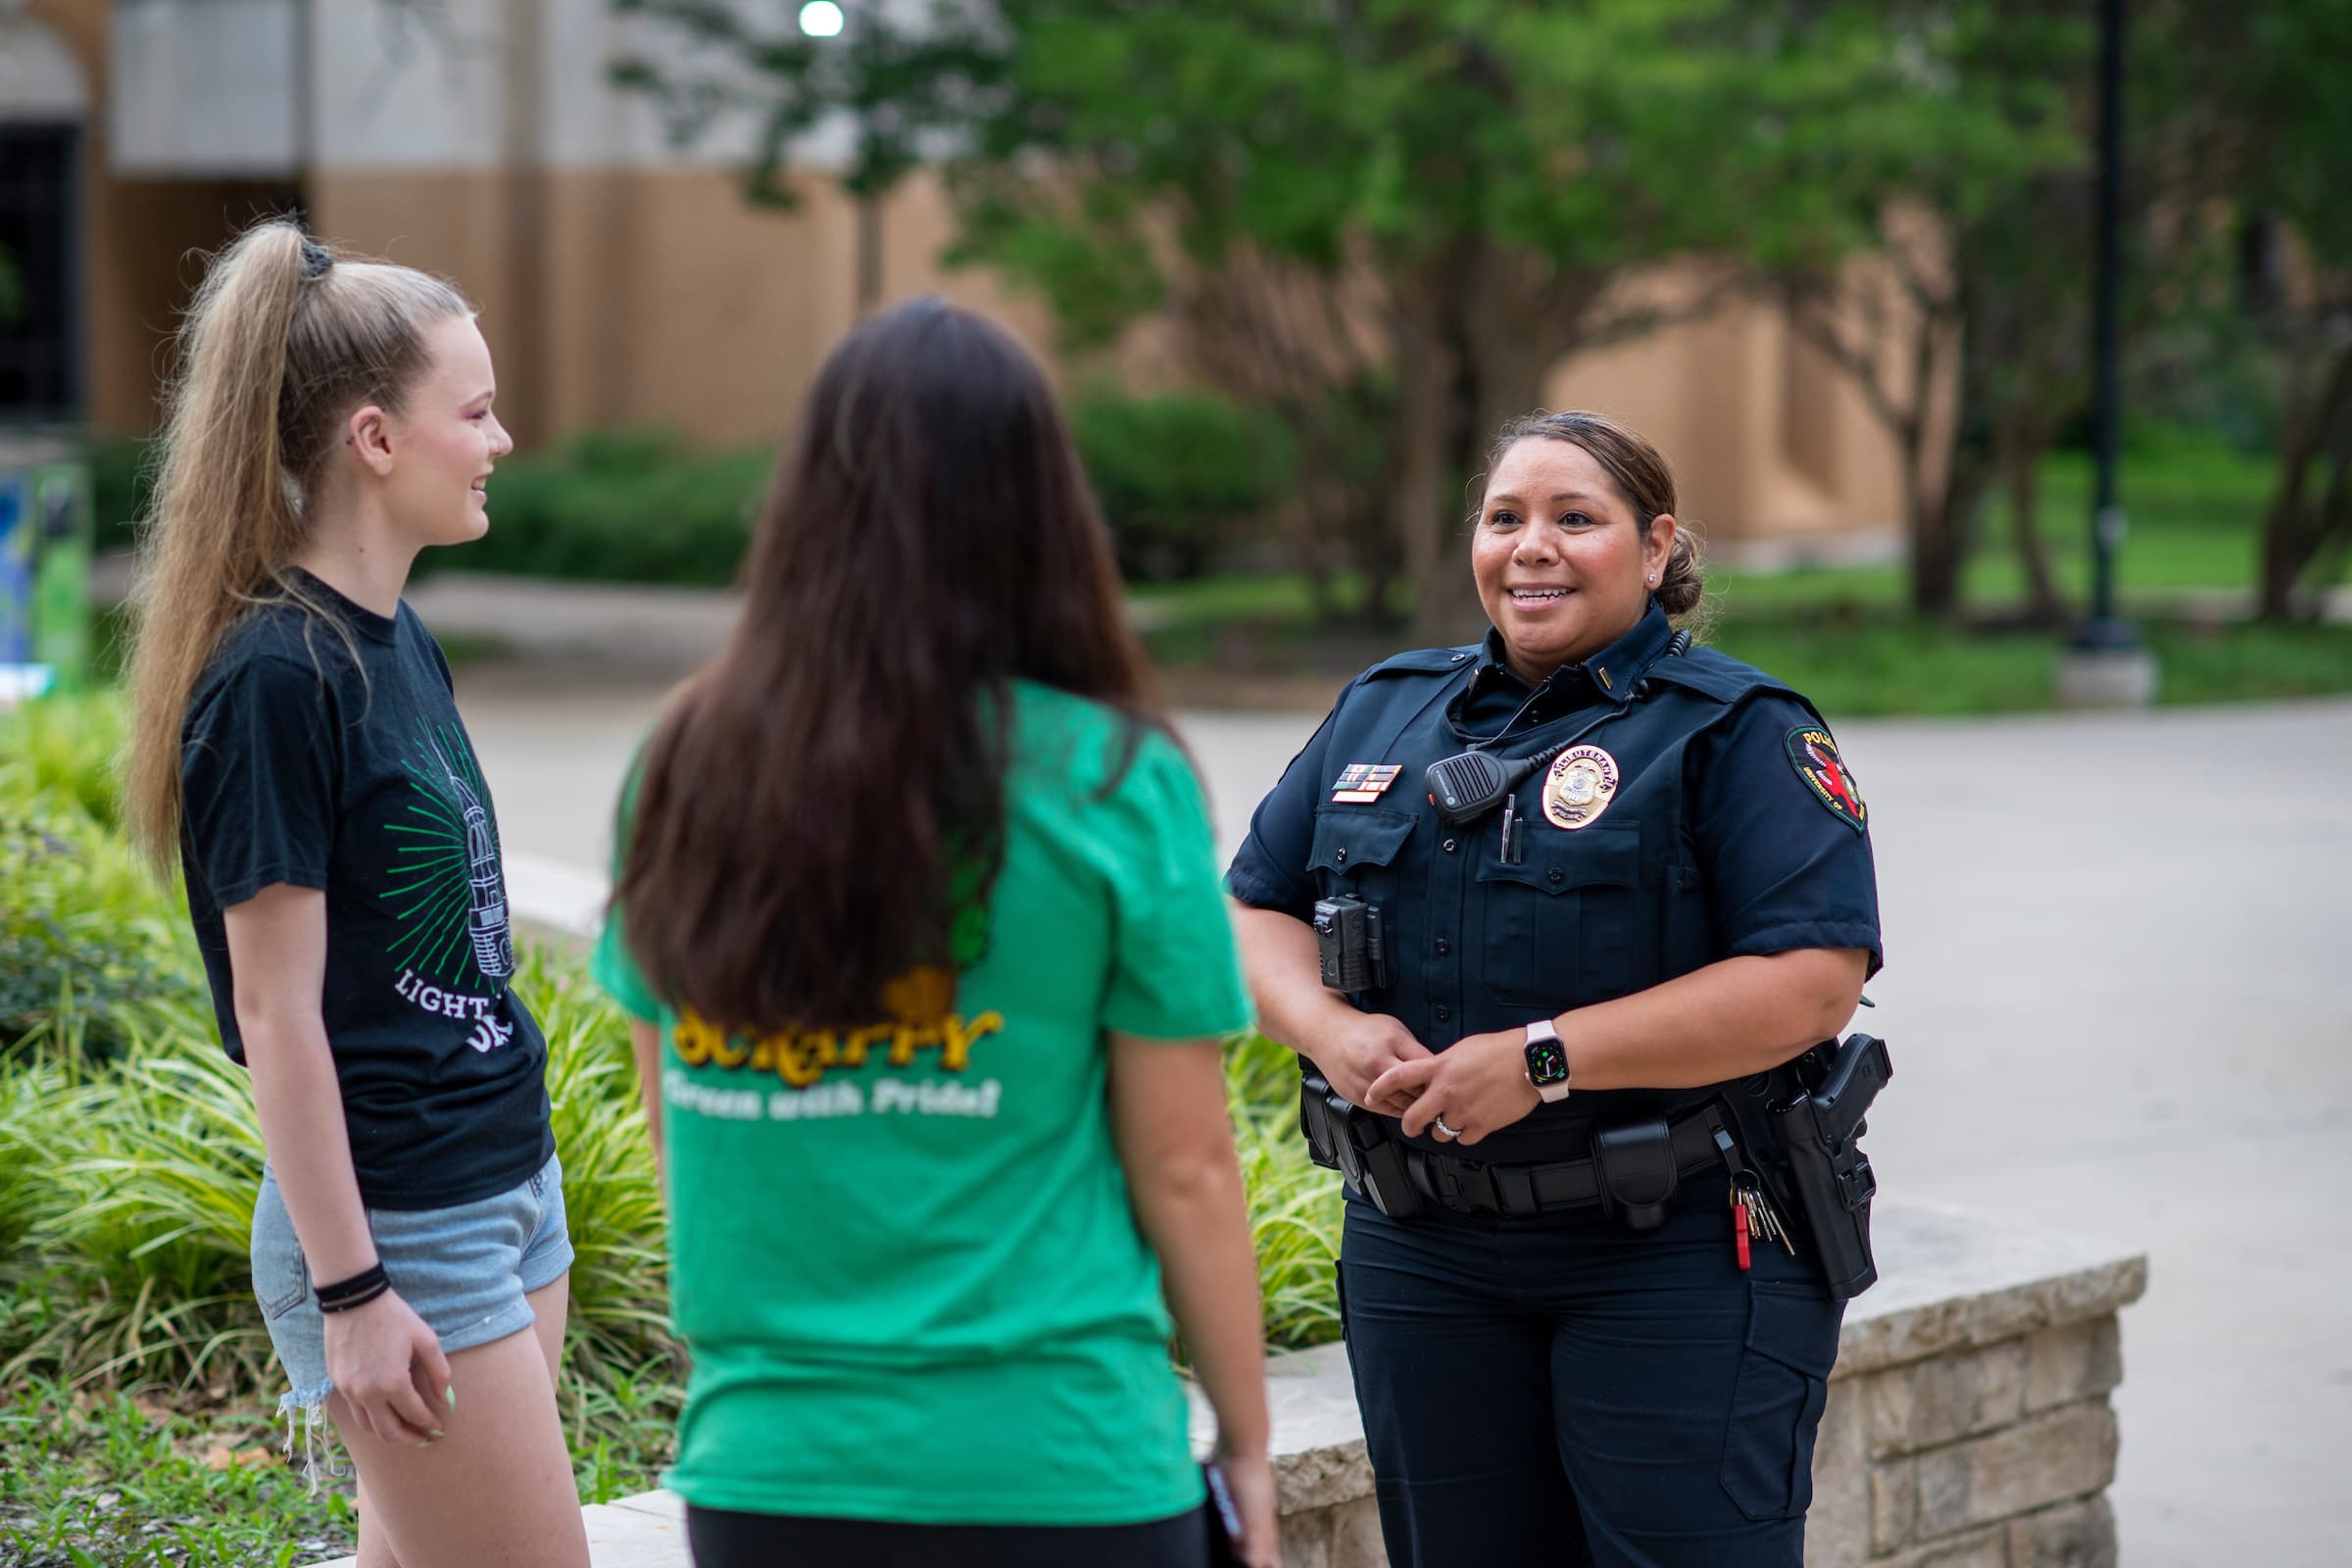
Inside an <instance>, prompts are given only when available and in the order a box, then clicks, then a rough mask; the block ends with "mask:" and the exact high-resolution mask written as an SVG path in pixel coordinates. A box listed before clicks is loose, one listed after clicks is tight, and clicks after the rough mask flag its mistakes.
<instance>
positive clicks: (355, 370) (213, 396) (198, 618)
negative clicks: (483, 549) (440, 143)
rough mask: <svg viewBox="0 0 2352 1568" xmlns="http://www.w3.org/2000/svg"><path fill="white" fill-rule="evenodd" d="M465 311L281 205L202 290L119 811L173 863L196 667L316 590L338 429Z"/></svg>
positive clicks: (396, 388) (179, 394)
mask: <svg viewBox="0 0 2352 1568" xmlns="http://www.w3.org/2000/svg"><path fill="white" fill-rule="evenodd" d="M469 314H471V307H470V306H468V305H467V304H466V300H465V298H464V296H462V295H460V294H459V293H458V292H457V291H456V290H455V289H453V288H451V287H450V286H449V285H448V284H446V283H444V282H442V281H440V280H439V279H438V278H434V277H429V276H427V275H426V274H424V273H422V272H417V271H414V270H410V269H408V268H405V267H393V266H388V265H385V264H381V263H361V262H354V263H340V264H339V263H336V262H334V260H333V259H332V257H331V256H330V255H329V254H328V253H326V252H325V251H323V250H322V249H321V248H320V247H319V246H318V245H316V244H315V243H313V242H311V241H309V240H307V239H306V238H305V237H304V235H303V232H302V230H301V229H300V228H298V227H297V226H295V225H294V224H293V223H291V222H288V221H284V220H274V219H273V220H270V221H266V222H262V223H258V224H256V225H255V226H253V227H252V228H250V229H248V230H246V231H245V233H243V234H242V235H240V236H238V238H237V239H236V240H235V241H234V242H233V243H232V244H230V245H229V246H228V248H227V249H226V250H224V251H222V252H221V254H220V255H219V256H218V257H216V258H215V259H214V261H213V264H212V267H211V269H210V270H209V271H208V272H207V273H206V276H205V279H204V282H203V284H202V285H201V286H200V287H199V288H198V289H197V291H196V298H195V300H194V302H193V303H192V304H191V305H190V306H189V308H188V314H187V318H186V319H185V320H184V321H183V323H182V324H181V327H180V333H179V341H178V347H179V362H180V369H179V374H178V377H177V379H176V380H175V381H174V383H173V384H172V387H171V389H170V391H169V393H168V394H167V397H166V403H165V420H164V430H163V439H162V447H163V456H162V460H161V465H160V466H159V468H158V470H157V476H156V483H155V491H154V508H153V511H152V513H151V514H150V515H149V517H148V519H147V522H146V525H145V528H144V529H143V531H142V534H141V538H140V546H139V557H140V560H139V570H138V575H137V581H136V586H135V587H134V589H133V592H132V611H133V621H132V624H133V631H132V644H131V654H130V661H129V672H128V677H127V682H128V685H129V688H130V698H131V709H132V717H131V738H130V746H129V751H128V756H127V758H126V760H125V762H124V774H125V776H124V780H123V809H124V815H125V818H126V820H127V822H128V825H129V827H130V832H131V837H132V839H133V841H134V842H135V843H136V844H137V845H138V846H139V848H140V849H141V850H142V851H143V852H144V853H145V854H146V856H147V857H148V858H149V859H150V860H151V861H153V862H154V864H155V865H156V867H157V869H158V870H159V871H162V872H164V873H165V874H166V875H169V874H170V871H171V868H172V865H173V864H174V863H175V860H176V858H177V855H178V846H179V823H180V807H181V803H180V798H179V771H180V726H181V723H182V720H183V716H184V712H185V710H186V708H187V703H188V697H189V694H190V693H191V692H193V691H194V690H195V686H196V682H197V679H198V677H199V676H201V675H202V674H203V672H204V667H205V665H206V664H207V663H209V662H211V661H212V658H213V655H214V654H215V653H217V652H218V651H219V650H220V647H221V639H222V637H223V636H225V635H226V634H227V632H228V630H229V628H230V627H231V626H233V625H234V624H235V623H236V621H237V620H238V618H239V617H240V616H242V615H243V614H244V613H246V612H247V610H249V609H250V608H251V607H252V606H253V605H255V604H257V603H260V602H262V601H264V600H270V599H286V598H292V599H297V600H302V601H304V602H305V603H306V604H308V603H310V601H309V598H308V596H306V595H304V594H303V593H301V592H300V590H299V589H298V588H297V587H296V586H295V585H294V583H293V581H292V579H291V575H290V573H291V568H292V564H293V562H294V559H295V557H296V556H297V554H299V553H300V551H301V549H302V547H303V544H304V542H305V540H306V538H307V536H308V530H309V525H310V517H309V515H308V513H307V510H306V507H305V501H306V499H307V498H308V497H309V496H310V495H311V494H312V493H314V492H315V491H316V489H317V487H318V482H319V478H320V476H321V474H322V473H323V472H324V470H325V466H326V460H327V457H328V455H329V454H330V453H331V451H332V450H333V448H334V446H335V444H336V440H335V436H336V432H337V430H338V429H339V428H340V426H341V424H342V422H343V420H344V419H345V418H346V417H348V416H349V415H350V414H351V412H352V411H353V410H355V409H358V408H360V407H363V406H364V405H366V404H368V403H370V402H372V403H376V404H378V405H380V406H382V407H383V408H385V409H387V410H392V409H396V408H397V407H398V402H399V396H400V393H401V390H402V389H403V388H404V387H405V386H407V385H408V384H409V382H410V380H411V378H412V377H413V376H414V375H415V374H416V372H417V370H419V369H420V368H422V367H423V364H424V361H425V358H426V351H425V346H424V334H425V330H426V328H428V327H429V326H431V325H432V324H433V323H434V322H436V321H438V320H440V319H443V318H446V317H450V316H463V315H469ZM312 608H313V609H314V610H317V611H319V613H324V609H323V607H322V606H317V605H312Z"/></svg>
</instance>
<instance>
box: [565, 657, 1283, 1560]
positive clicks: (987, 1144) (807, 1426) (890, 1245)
mask: <svg viewBox="0 0 2352 1568" xmlns="http://www.w3.org/2000/svg"><path fill="white" fill-rule="evenodd" d="M1014 690H1015V699H1014V701H1015V723H1014V728H1013V749H1012V759H1013V760H1012V761H1011V763H1010V765H1009V767H1008V770H1007V776H1006V779H1005V856H1004V867H1003V869H1002V871H1001V872H1000V873H999V875H998V878H997V882H996V886H995V888H994V890H993V892H992V893H991V895H990V899H989V904H988V908H987V911H986V912H987V930H986V933H985V936H984V940H985V942H986V949H985V952H984V954H983V955H982V956H980V957H979V958H978V959H977V960H976V961H974V962H972V963H970V964H969V965H967V966H966V967H965V968H964V970H963V972H962V973H961V975H960V977H955V978H952V977H950V976H949V975H947V974H946V973H945V972H944V971H933V972H928V973H923V972H918V973H916V974H913V975H909V976H907V977H906V978H905V979H903V980H901V981H899V982H898V983H896V984H895V985H894V986H893V987H891V988H890V994H889V995H887V996H886V997H885V999H884V1002H883V1005H882V1007H880V1008H879V1009H877V1010H878V1012H879V1013H881V1014H883V1015H882V1016H878V1017H877V1018H876V1019H875V1022H874V1025H873V1026H872V1027H871V1028H864V1029H858V1030H854V1031H851V1032H849V1033H848V1034H846V1035H833V1034H802V1035H799V1036H787V1037H783V1038H780V1039H772V1040H767V1041H757V1042H756V1041H751V1040H747V1039H741V1038H738V1039H733V1040H725V1039H720V1038H718V1037H717V1036H716V1034H715V1032H714V1031H712V1030H711V1029H709V1028H708V1027H707V1026H704V1025H703V1024H702V1023H701V1022H700V1020H699V1019H697V1018H695V1017H694V1016H693V1014H692V1012H691V1010H690V1009H689V1010H688V1011H687V1012H686V1015H685V1016H684V1017H683V1018H681V1017H680V1016H679V1013H678V1012H677V1011H676V1010H674V1009H672V1008H671V1007H669V1006H666V1005H663V1004H662V1001H661V1000H660V999H658V998H657V997H655V996H654V995H653V994H652V993H651V992H650V991H649V990H648V989H647V985H646V982H645V979H644V977H643V976H642V975H641V974H640V973H639V972H638V969H637V966H636V965H635V963H633V962H632V961H631V960H630V958H629V956H628V953H627V950H626V949H625V947H624V946H623V945H622V943H621V941H620V938H619V934H618V932H619V925H620V920H621V911H619V910H617V909H615V911H614V915H613V920H612V921H611V922H610V923H609V924H608V925H607V927H606V930H605V933H604V938H603V940H602V942H601V943H600V944H599V945H598V948H597V954H596V973H597V977H598V978H599V979H600V980H601V981H602V982H603V983H604V985H605V986H606V988H607V989H608V990H610V991H611V992H612V993H613V997H614V998H615V999H617V1000H618V1001H619V1003H620V1005H622V1006H623V1007H625V1008H627V1009H628V1010H629V1011H630V1012H632V1013H634V1014H635V1015H637V1016H638V1017H641V1018H659V1020H660V1021H661V1024H662V1034H663V1046H662V1127H663V1129H664V1133H665V1135H666V1138H667V1143H668V1151H669V1156H668V1157H669V1186H670V1192H669V1200H670V1203H669V1209H670V1264H671V1274H670V1297H671V1311H672V1315H673V1319H674V1322H675V1325H676V1329H677V1332H678V1335H679V1337H680V1338H681V1339H682V1340H683V1341H684V1342H685V1344H686V1347H687V1348H688V1350H689V1352H690V1354H691V1356H692V1360H693V1371H692V1374H691V1376H690V1378H689V1380H688V1384H687V1391H686V1410H685V1414H684V1416H683V1417H682V1419H681V1422H680V1429H679V1434H678V1457H677V1463H676V1465H675V1466H674V1468H672V1469H671V1471H670V1472H669V1475H668V1477H667V1481H668V1484H669V1485H670V1486H671V1487H672V1488H674V1489H675V1490H676V1491H677V1492H678V1493H680V1494H681V1495H684V1496H685V1497H686V1498H687V1499H688V1500H689V1501H691V1502H694V1503H697V1504H699V1505H701V1506H704V1507H710V1508H733V1509H743V1510H748V1511H753V1512H762V1513H780V1514H802V1515H811V1516H824V1517H836V1518H854V1519H879V1520H896V1521H904V1522H908V1523H942V1524H945V1523H968V1524H1060V1525H1115V1524H1133V1523H1141V1522H1143V1521H1146V1520H1150V1519H1158V1518H1165V1517H1167V1516H1169V1515H1172V1514H1177V1513H1181V1512H1184V1511H1185V1510H1187V1509H1189V1508H1192V1507H1194V1506H1197V1505H1198V1504H1199V1502H1200V1501H1201V1485H1200V1479H1199V1474H1198V1471H1197V1470H1196V1469H1195V1467H1194V1465H1193V1461H1192V1456H1191V1451H1190V1446H1189V1443H1188V1441H1187V1438H1186V1431H1185V1425H1186V1410H1185V1400H1184V1395H1183V1392H1182V1389H1181V1387H1180V1385H1179V1383H1178V1381H1177V1378H1176V1375H1175V1373H1174V1371H1173V1369H1172V1368H1171V1367H1170V1365H1169V1361H1168V1353H1167V1342H1168V1335H1169V1322H1168V1317H1167V1313H1166V1310H1165V1308H1164V1306H1163V1305H1162V1303H1161V1299H1160V1277H1159V1265H1158V1261H1157V1259H1155V1258H1154V1257H1153V1256H1152V1252H1151V1250H1150V1249H1148V1248H1147V1247H1146V1246H1145V1244H1144V1241H1143V1238H1142V1237H1141V1236H1140V1235H1139V1234H1138V1232H1137V1230H1136V1226H1135V1218H1134V1214H1133V1211H1132V1210H1131V1209H1130V1207H1129V1205H1128V1199H1127V1186H1126V1181H1125V1178H1124V1176H1123V1174H1122V1172H1121V1170H1120V1167H1119V1163H1118V1159H1117V1156H1116V1154H1115V1152H1114V1151H1113V1148H1112V1144H1111V1132H1110V1120H1109V1114H1108V1106H1107V1104H1106V1103H1105V1097H1104V1092H1105V1069H1106V1067H1107V1065H1108V1054H1107V1051H1106V1049H1105V1041H1104V1031H1105V1030H1111V1029H1116V1030H1120V1031H1123V1032H1125V1033H1128V1034H1133V1035H1143V1036H1148V1037H1152V1038H1155V1039H1164V1040H1183V1039H1198V1038H1201V1037H1202V1036H1208V1035H1217V1034H1223V1033H1226V1032H1228V1031H1231V1030H1234V1029H1239V1028H1241V1027H1243V1026H1245V1025H1246V1024H1248V1023H1249V1021H1250V1005H1249V1000H1248V995H1247V993H1246V992H1245V990H1244V989H1243V985H1242V978H1241V972H1240V966H1239V964H1238V962H1237V961H1236V958H1235V956H1234V948H1233V937H1232V932H1231V929H1230V927H1229V926H1228V924H1227V920H1226V914H1225V907H1224V901H1223V895H1222V893H1221V891H1220V889H1219V884H1218V874H1217V866H1216V862H1215V857H1214V853H1213V849H1212V845H1211V840H1210V835H1209V829H1208V821H1207V815H1206V812H1205V810H1204V809H1203V808H1202V804H1201V792H1200V787H1199V785H1198V783H1197V782H1196V781H1195V779H1194V777H1193V773H1192V770H1191V768H1190V767H1189V766H1188V765H1187V763H1186V761H1185V759H1184V757H1183V755H1182V754H1181V753H1180V752H1179V751H1178V750H1177V748H1176V747H1175V746H1174V745H1172V744H1171V743H1170V742H1168V741H1167V740H1166V739H1164V738H1163V737H1161V736H1159V735H1156V734H1148V735H1146V736H1145V737H1144V739H1143V741H1142V744H1141V746H1140V748H1139V749H1138V750H1137V751H1136V753H1135V755H1134V760H1133V761H1132V763H1131V764H1130V765H1129V766H1128V768H1127V770H1126V773H1125V775H1124V777H1122V778H1121V779H1120V780H1119V782H1118V784H1117V785H1116V787H1115V788H1113V789H1112V790H1111V791H1110V793H1109V794H1108V795H1107V796H1106V797H1103V798H1101V799H1098V798H1097V796H1098V794H1099V793H1100V791H1101V787H1102V785H1103V781H1104V780H1105V779H1107V778H1108V777H1109V776H1110V771H1111V769H1112V768H1113V767H1114V766H1115V765H1116V764H1117V761H1118V760H1119V757H1120V755H1121V752H1122V746H1121V732H1122V725H1121V720H1120V719H1119V717H1118V715H1116V714H1115V713H1113V712H1111V711H1109V710H1107V709H1104V708H1102V707H1100V706H1098V705H1096V704H1094V703H1091V702H1087V701H1085V700H1083V699H1081V698H1077V697H1073V696H1070V695H1068V694H1066V693H1062V692H1057V691H1053V690H1049V689H1047V688H1044V687H1039V686H1032V685H1027V684H1023V685H1019V686H1016V687H1015V689H1014ZM635 912H636V911H631V913H635Z"/></svg>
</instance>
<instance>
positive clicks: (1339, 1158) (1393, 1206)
mask: <svg viewBox="0 0 2352 1568" xmlns="http://www.w3.org/2000/svg"><path fill="white" fill-rule="evenodd" d="M1299 1134H1300V1136H1302V1137H1303V1138H1305V1140H1306V1153H1307V1157H1308V1158H1309V1159H1311V1160H1313V1161H1314V1162H1315V1163H1316V1164H1318V1165H1320V1166H1322V1167H1323V1168H1324V1169H1325V1170H1336V1171H1338V1172H1339V1173H1340V1175H1341V1177H1342V1178H1343V1179H1344V1180H1345V1181H1346V1182H1347V1183H1348V1186H1349V1187H1351V1188H1353V1189H1354V1190H1355V1191H1356V1192H1359V1193H1361V1194H1363V1196H1364V1197H1366V1198H1368V1199H1370V1200H1371V1201H1372V1206H1373V1207H1375V1208H1377V1209H1379V1210H1380V1211H1381V1212H1382V1213H1383V1214H1386V1215H1387V1216H1388V1217H1389V1218H1391V1219H1411V1218H1412V1217H1413V1216H1414V1215H1416V1214H1418V1213H1420V1212H1421V1208H1422V1201H1421V1194H1420V1192H1419V1191H1418V1190H1417V1189H1416V1188H1415V1187H1414V1186H1413V1180H1412V1176H1411V1174H1410V1173H1409V1172H1408V1171H1407V1170H1406V1169H1405V1163H1404V1154H1405V1152H1404V1146H1403V1145H1402V1144H1400V1143H1398V1142H1397V1141H1396V1140H1394V1139H1392V1138H1391V1137H1390V1136H1389V1130H1388V1128H1387V1127H1386V1126H1385V1125H1384V1124H1383V1123H1382V1121H1381V1119H1380V1118H1379V1117H1378V1116H1376V1115H1374V1114H1373V1113H1372V1112H1371V1111H1368V1110H1366V1109H1364V1108H1363V1107H1362V1106H1361V1105H1358V1104H1355V1103H1351V1102H1349V1101H1348V1100H1346V1099H1344V1098H1342V1097H1341V1095H1340V1094H1339V1092H1338V1091H1337V1090H1335V1089H1333V1088H1332V1087H1331V1084H1330V1082H1329V1081H1328V1080H1326V1079H1325V1078H1324V1077H1323V1075H1322V1074H1321V1073H1318V1072H1313V1071H1309V1072H1308V1073H1307V1074H1306V1075H1305V1077H1304V1078H1303V1079H1302V1080H1301V1081H1300V1083H1299Z"/></svg>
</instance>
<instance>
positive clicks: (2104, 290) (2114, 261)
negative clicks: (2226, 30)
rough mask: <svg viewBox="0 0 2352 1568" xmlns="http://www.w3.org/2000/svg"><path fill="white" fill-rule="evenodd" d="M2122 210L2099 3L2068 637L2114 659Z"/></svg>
mask: <svg viewBox="0 0 2352 1568" xmlns="http://www.w3.org/2000/svg"><path fill="white" fill-rule="evenodd" d="M2123 206H2124V0H2099V200H2098V214H2097V218H2096V220H2095V221H2096V224H2097V241H2096V245H2097V252H2098V277H2097V285H2096V286H2097V297H2096V299H2095V301H2094V302H2093V305H2092V310H2091V359H2092V396H2093V397H2094V398H2095V399H2096V401H2097V409H2096V417H2097V433H2096V435H2095V437H2094V440H2095V443H2096V455H2095V461H2096V465H2097V478H2096V480H2095V482H2094V485H2093V488H2092V493H2091V523H2090V584H2091V586H2090V619H2089V620H2088V621H2087V622H2085V623H2084V624H2083V626H2082V630H2081V631H2080V632H2079V633H2077V634H2076V637H2075V647H2076V648H2078V649H2080V650H2082V652H2084V653H2116V652H2122V651H2124V650H2127V649H2131V648H2136V647H2137V646H2138V645H2139V636H2138V633H2137V632H2135V631H2134V630H2133V629H2132V627H2131V624H2130V623H2129V622H2127V621H2124V620H2121V619H2118V618H2117V616H2116V613H2115V558H2116V553H2117V552H2118V551H2119V550H2120V549H2122V548H2123V543H2124V509H2123V506H2122V504H2121V503H2119V502H2118V501H2117V500H2116V497H2115V459H2116V448H2117V446H2118V444H2119V443H2120V441H2121V439H2122V435H2123V390H2122V375H2121V373H2120V370H2119V368H2118V366H2117V359H2118V355H2117V345H2116V326H2117V319H2118V317H2119V316H2120V315H2121V312H2122V306H2123V300H2122V295H2123V287H2124V247H2123V233H2122V229H2123Z"/></svg>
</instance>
